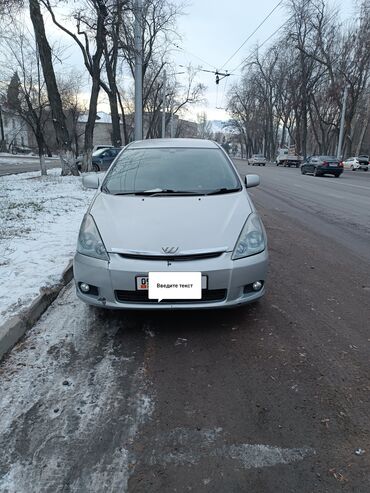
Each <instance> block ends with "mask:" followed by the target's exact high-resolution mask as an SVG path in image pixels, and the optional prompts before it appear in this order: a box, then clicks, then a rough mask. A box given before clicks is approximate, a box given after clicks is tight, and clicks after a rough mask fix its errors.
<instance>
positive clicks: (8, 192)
mask: <svg viewBox="0 0 370 493" xmlns="http://www.w3.org/2000/svg"><path fill="white" fill-rule="evenodd" d="M93 194H94V192H93V191H92V190H85V189H83V188H82V184H81V178H76V177H61V176H60V169H53V170H49V172H48V176H46V177H42V178H41V176H40V174H39V173H38V172H35V173H22V174H19V175H9V176H4V177H1V178H0V204H1V207H0V324H2V323H3V322H4V321H5V320H7V319H8V318H10V317H11V316H13V315H14V314H16V313H17V312H19V311H20V310H21V309H22V308H24V307H25V306H27V305H29V304H30V303H31V302H32V300H33V299H34V298H35V297H36V296H37V295H38V294H39V290H40V288H41V287H43V286H50V285H52V284H55V283H57V282H58V281H59V280H60V278H61V274H62V272H63V270H64V268H65V267H66V265H67V264H68V261H69V260H70V259H71V258H72V256H73V253H74V251H75V248H76V241H77V234H78V230H79V226H80V223H81V220H82V217H83V215H84V213H85V211H86V209H87V206H88V204H89V202H90V201H91V199H92V197H93Z"/></svg>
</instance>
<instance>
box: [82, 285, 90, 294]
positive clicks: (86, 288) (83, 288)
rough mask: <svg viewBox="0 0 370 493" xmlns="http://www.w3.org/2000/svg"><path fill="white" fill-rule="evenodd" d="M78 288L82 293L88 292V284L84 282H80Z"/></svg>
mask: <svg viewBox="0 0 370 493" xmlns="http://www.w3.org/2000/svg"><path fill="white" fill-rule="evenodd" d="M80 289H81V291H82V292H83V293H88V292H89V291H90V286H89V285H88V284H86V283H85V282H81V284H80Z"/></svg>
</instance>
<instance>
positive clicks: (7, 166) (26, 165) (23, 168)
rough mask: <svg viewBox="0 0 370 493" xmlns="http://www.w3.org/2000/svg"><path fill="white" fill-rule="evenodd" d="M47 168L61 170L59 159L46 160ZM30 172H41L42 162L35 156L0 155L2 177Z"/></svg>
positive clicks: (0, 173)
mask: <svg viewBox="0 0 370 493" xmlns="http://www.w3.org/2000/svg"><path fill="white" fill-rule="evenodd" d="M45 162H46V168H47V169H51V168H60V161H59V159H58V158H55V157H53V158H45ZM30 171H40V162H39V159H38V157H35V156H22V155H21V154H16V155H14V156H12V155H4V154H0V176H4V175H12V174H15V173H28V172H30Z"/></svg>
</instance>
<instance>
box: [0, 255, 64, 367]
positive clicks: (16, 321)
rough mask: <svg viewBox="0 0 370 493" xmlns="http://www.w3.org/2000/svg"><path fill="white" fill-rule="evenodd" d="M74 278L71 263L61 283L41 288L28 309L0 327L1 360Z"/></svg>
mask: <svg viewBox="0 0 370 493" xmlns="http://www.w3.org/2000/svg"><path fill="white" fill-rule="evenodd" d="M72 277H73V268H72V261H70V262H69V264H68V265H67V267H66V268H65V269H64V271H63V274H62V278H61V281H60V282H59V283H58V284H56V285H55V286H52V287H50V288H41V289H40V294H39V295H38V296H37V298H36V299H35V300H34V301H33V302H32V303H31V305H30V306H29V307H28V308H25V309H24V310H22V311H21V312H20V313H19V314H18V315H15V316H14V317H12V318H10V319H8V320H7V321H6V322H5V323H4V324H3V325H0V360H1V358H2V357H3V356H4V354H6V353H7V352H8V351H10V350H11V349H12V347H13V346H14V345H15V344H16V343H17V342H18V341H19V339H20V338H21V337H23V335H24V334H25V333H26V331H27V330H28V329H30V328H31V327H32V326H33V325H34V324H35V323H36V322H37V321H38V319H39V318H40V317H41V315H42V314H43V313H44V311H45V310H46V309H47V308H48V307H49V306H50V305H51V303H52V302H53V301H54V300H55V298H56V297H57V296H58V294H59V293H60V291H61V290H62V289H63V288H64V286H66V285H67V284H68V283H69V281H70V280H71V279H72Z"/></svg>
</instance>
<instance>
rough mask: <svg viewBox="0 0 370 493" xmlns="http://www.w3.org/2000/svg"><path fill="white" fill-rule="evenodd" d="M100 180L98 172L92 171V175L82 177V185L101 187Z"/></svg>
mask: <svg viewBox="0 0 370 493" xmlns="http://www.w3.org/2000/svg"><path fill="white" fill-rule="evenodd" d="M99 181H100V180H99V177H98V175H97V174H96V173H91V175H90V174H89V175H84V176H83V177H82V186H83V187H85V188H94V189H97V188H98V187H99Z"/></svg>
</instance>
